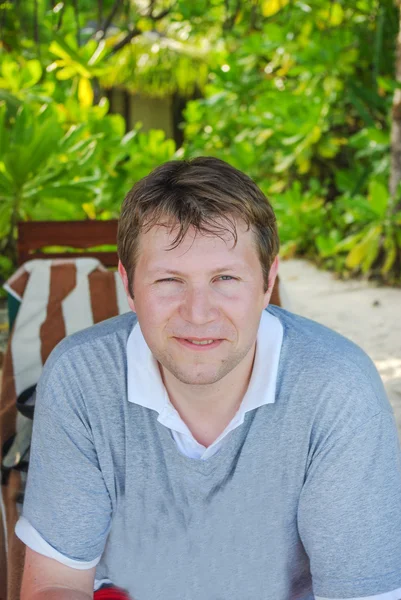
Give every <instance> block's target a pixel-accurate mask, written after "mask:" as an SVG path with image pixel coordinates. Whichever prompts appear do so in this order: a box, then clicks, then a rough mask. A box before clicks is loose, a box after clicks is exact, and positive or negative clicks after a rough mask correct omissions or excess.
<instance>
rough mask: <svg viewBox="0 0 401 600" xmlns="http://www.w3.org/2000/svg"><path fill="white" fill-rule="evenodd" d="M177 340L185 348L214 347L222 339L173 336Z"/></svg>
mask: <svg viewBox="0 0 401 600" xmlns="http://www.w3.org/2000/svg"><path fill="white" fill-rule="evenodd" d="M175 339H176V340H177V342H179V343H180V344H181V345H183V346H186V347H187V348H194V349H195V348H196V349H201V348H204V349H206V348H208V349H209V348H216V346H218V345H219V344H220V343H221V342H222V341H223V340H222V339H213V338H181V337H176V338H175Z"/></svg>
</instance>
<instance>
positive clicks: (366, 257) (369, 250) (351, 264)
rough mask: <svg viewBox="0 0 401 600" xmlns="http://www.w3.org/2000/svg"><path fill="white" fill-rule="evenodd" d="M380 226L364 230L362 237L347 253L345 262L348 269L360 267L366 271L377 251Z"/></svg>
mask: <svg viewBox="0 0 401 600" xmlns="http://www.w3.org/2000/svg"><path fill="white" fill-rule="evenodd" d="M381 231H382V227H381V226H380V225H377V226H375V227H371V228H367V229H365V230H364V233H365V236H364V239H363V240H362V241H361V242H359V243H358V244H357V245H356V246H355V247H354V248H353V249H352V250H351V252H350V253H349V254H348V256H347V258H346V259H345V264H346V266H347V267H348V268H349V269H352V270H353V269H356V268H358V267H359V268H362V267H363V270H364V272H366V271H367V270H368V269H369V267H370V266H371V264H372V262H373V261H374V259H375V258H376V256H377V253H378V251H379V241H380V234H381Z"/></svg>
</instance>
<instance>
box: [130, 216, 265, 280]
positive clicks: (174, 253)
mask: <svg viewBox="0 0 401 600" xmlns="http://www.w3.org/2000/svg"><path fill="white" fill-rule="evenodd" d="M178 232H179V229H178V228H176V229H172V228H171V226H170V227H166V226H164V225H162V226H154V227H152V228H151V229H149V230H148V231H147V232H145V233H143V234H141V238H140V243H139V254H138V262H143V261H144V262H145V264H146V269H147V270H152V271H160V270H163V271H166V270H168V269H172V270H179V266H180V265H182V266H184V264H185V265H186V264H187V263H188V264H189V265H190V264H191V261H192V260H194V261H196V262H197V263H199V261H202V263H203V267H207V269H210V270H213V269H215V270H220V269H221V268H224V267H227V268H231V269H238V268H239V267H240V265H242V266H243V265H244V263H246V262H248V261H249V255H250V254H255V255H256V247H255V244H254V236H253V233H252V232H251V231H250V230H249V231H248V230H247V229H246V227H244V226H241V225H240V226H239V227H238V228H237V241H236V240H235V237H234V235H233V232H230V231H222V232H221V234H220V232H219V233H218V234H217V233H216V234H214V233H212V232H211V233H204V232H202V231H197V230H196V229H195V228H193V227H192V228H191V229H190V230H188V232H187V234H186V235H185V237H184V238H183V239H182V240H181V241H180V242H179V243H178V244H177V245H174V242H175V240H176V238H177V234H178ZM207 269H206V270H207Z"/></svg>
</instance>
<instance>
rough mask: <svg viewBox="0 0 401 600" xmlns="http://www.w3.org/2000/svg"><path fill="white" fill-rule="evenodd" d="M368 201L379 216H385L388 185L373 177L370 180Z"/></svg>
mask: <svg viewBox="0 0 401 600" xmlns="http://www.w3.org/2000/svg"><path fill="white" fill-rule="evenodd" d="M368 201H369V204H370V206H371V207H372V208H373V210H374V211H375V213H376V214H377V215H378V216H379V217H381V218H384V217H385V216H386V212H387V208H388V202H389V192H388V191H387V188H386V186H385V185H383V184H382V183H380V181H377V180H375V179H373V180H372V181H370V182H369V194H368Z"/></svg>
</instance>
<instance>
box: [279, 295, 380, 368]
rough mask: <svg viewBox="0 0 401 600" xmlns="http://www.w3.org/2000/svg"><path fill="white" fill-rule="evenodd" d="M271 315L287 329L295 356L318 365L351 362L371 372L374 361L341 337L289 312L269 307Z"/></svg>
mask: <svg viewBox="0 0 401 600" xmlns="http://www.w3.org/2000/svg"><path fill="white" fill-rule="evenodd" d="M268 310H269V312H270V313H271V314H273V315H274V316H275V317H277V318H278V319H279V321H280V322H281V325H282V326H283V329H284V340H285V341H286V342H287V344H288V345H289V346H290V349H291V354H293V355H295V354H297V353H300V354H302V358H303V359H304V360H305V359H308V357H310V358H311V359H312V360H313V363H314V364H316V365H317V364H325V363H327V362H330V363H333V362H334V363H337V362H338V363H339V364H341V363H343V362H348V363H349V362H351V363H353V364H356V365H358V367H359V368H368V369H369V368H370V367H371V365H372V361H371V359H370V358H369V356H368V355H367V354H366V352H365V351H364V350H363V349H362V348H361V347H360V346H358V345H357V344H355V343H354V342H353V341H352V340H350V339H349V338H347V337H345V336H343V335H341V334H340V333H338V332H336V331H334V330H333V329H330V328H329V327H326V326H325V325H322V324H321V323H318V322H317V321H313V320H312V319H308V318H306V317H302V316H300V315H297V314H295V313H291V312H289V311H288V310H284V309H283V308H279V307H277V306H272V307H270V306H269V309H268Z"/></svg>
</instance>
